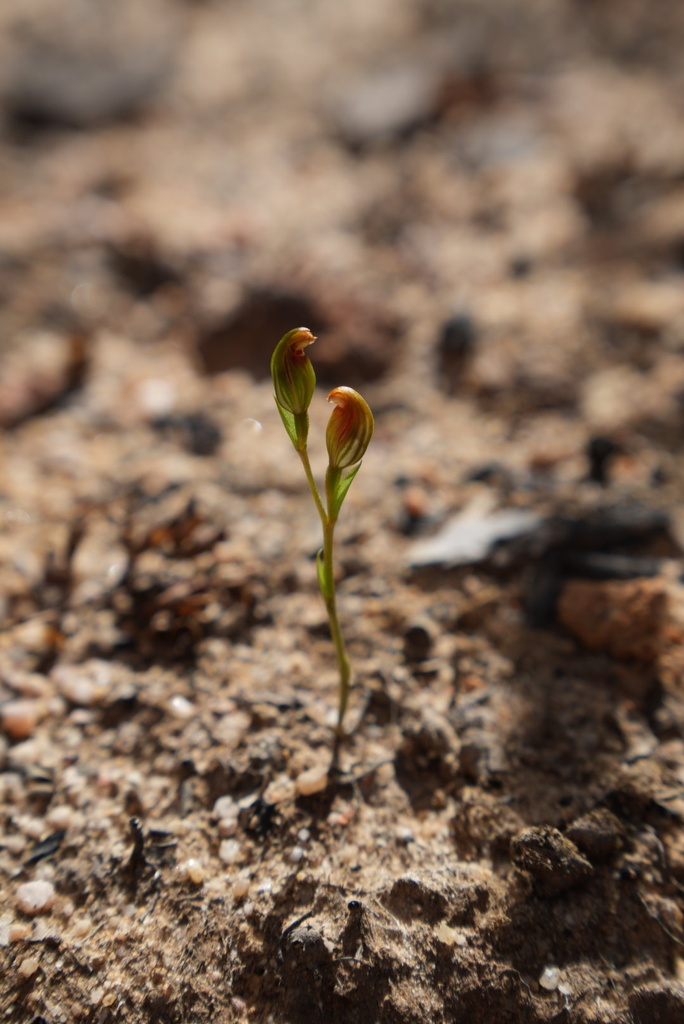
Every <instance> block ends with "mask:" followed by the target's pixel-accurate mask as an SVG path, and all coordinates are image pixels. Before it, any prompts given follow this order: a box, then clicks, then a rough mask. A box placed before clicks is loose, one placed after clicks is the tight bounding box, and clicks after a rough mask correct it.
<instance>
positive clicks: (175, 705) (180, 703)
mask: <svg viewBox="0 0 684 1024" xmlns="http://www.w3.org/2000/svg"><path fill="white" fill-rule="evenodd" d="M169 713H170V714H171V715H172V716H173V718H177V719H178V720H179V721H181V722H183V721H185V720H186V719H188V718H192V716H193V715H194V714H195V705H194V704H192V703H191V701H189V700H188V698H187V697H184V696H183V695H182V694H181V693H176V694H174V696H173V697H172V698H171V700H170V701H169Z"/></svg>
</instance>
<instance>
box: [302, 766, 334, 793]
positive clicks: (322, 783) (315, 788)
mask: <svg viewBox="0 0 684 1024" xmlns="http://www.w3.org/2000/svg"><path fill="white" fill-rule="evenodd" d="M295 785H296V787H297V793H298V794H299V796H313V794H314V793H322V792H323V790H324V789H325V788H326V786H327V785H328V769H327V768H309V769H307V771H305V772H302V773H301V775H298V776H297V779H296V782H295Z"/></svg>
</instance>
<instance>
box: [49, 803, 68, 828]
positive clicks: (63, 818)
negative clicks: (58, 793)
mask: <svg viewBox="0 0 684 1024" xmlns="http://www.w3.org/2000/svg"><path fill="white" fill-rule="evenodd" d="M74 814H75V812H74V810H73V809H72V808H71V807H69V806H68V805H67V804H58V805H57V806H56V807H51V808H50V810H49V811H48V813H47V814H46V815H45V823H46V824H47V825H49V826H50V828H53V829H59V828H64V829H67V828H69V826H70V825H71V824H72V822H73V820H74Z"/></svg>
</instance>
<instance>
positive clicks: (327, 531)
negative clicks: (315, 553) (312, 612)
mask: <svg viewBox="0 0 684 1024" xmlns="http://www.w3.org/2000/svg"><path fill="white" fill-rule="evenodd" d="M334 533H335V522H334V520H333V521H328V522H326V524H325V526H324V527H323V575H324V578H325V581H326V590H325V591H323V589H322V588H321V592H322V593H323V600H324V601H325V607H326V610H327V612H328V621H329V623H330V635H331V636H332V639H333V643H334V644H335V654H336V655H337V666H338V668H339V670H340V690H339V705H338V712H337V735H338V736H341V735H342V723H343V721H344V714H345V712H346V710H347V704H348V703H349V691H350V690H351V663H350V661H349V656H348V655H347V649H346V647H345V645H344V638H343V637H342V630H341V629H340V623H339V620H338V618H337V606H336V601H335V576H334V570H333V537H334Z"/></svg>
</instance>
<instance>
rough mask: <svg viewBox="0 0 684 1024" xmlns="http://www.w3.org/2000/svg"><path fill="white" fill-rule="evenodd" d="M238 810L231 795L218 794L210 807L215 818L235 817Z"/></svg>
mask: <svg viewBox="0 0 684 1024" xmlns="http://www.w3.org/2000/svg"><path fill="white" fill-rule="evenodd" d="M238 811H239V807H238V805H237V803H236V802H235V800H233V798H232V796H220V797H219V798H218V800H217V801H216V802H215V804H214V806H213V809H212V813H213V814H215V815H216V817H217V818H237V816H238Z"/></svg>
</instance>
